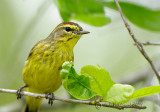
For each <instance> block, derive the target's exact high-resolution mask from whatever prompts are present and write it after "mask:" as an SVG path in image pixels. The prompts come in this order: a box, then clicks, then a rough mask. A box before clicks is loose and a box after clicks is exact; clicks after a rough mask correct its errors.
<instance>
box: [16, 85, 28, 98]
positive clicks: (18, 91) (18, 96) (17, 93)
mask: <svg viewBox="0 0 160 112" xmlns="http://www.w3.org/2000/svg"><path fill="white" fill-rule="evenodd" d="M26 87H28V86H27V85H25V86H22V87H20V88H19V89H18V90H17V92H16V96H17V99H20V98H21V97H22V94H21V92H22V90H23V89H24V88H26Z"/></svg>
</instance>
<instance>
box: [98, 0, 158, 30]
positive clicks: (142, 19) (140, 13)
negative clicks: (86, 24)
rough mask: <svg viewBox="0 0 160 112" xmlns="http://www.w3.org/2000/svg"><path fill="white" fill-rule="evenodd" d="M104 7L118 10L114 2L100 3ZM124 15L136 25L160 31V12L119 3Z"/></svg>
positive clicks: (131, 4)
mask: <svg viewBox="0 0 160 112" xmlns="http://www.w3.org/2000/svg"><path fill="white" fill-rule="evenodd" d="M99 2H100V3H101V4H102V5H104V6H106V7H109V8H112V9H114V10H118V9H117V7H116V5H115V3H114V2H112V1H110V2H109V1H99ZM119 4H120V6H121V9H122V11H123V13H124V15H125V16H126V17H127V18H128V19H129V20H130V21H131V22H132V23H133V24H135V25H137V26H139V27H141V28H144V29H147V30H152V31H160V10H153V9H149V8H147V7H144V6H140V5H137V4H133V3H127V2H122V1H119Z"/></svg>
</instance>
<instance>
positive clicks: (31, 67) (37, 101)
mask: <svg viewBox="0 0 160 112" xmlns="http://www.w3.org/2000/svg"><path fill="white" fill-rule="evenodd" d="M88 33H90V32H88V31H84V30H83V29H82V27H81V26H80V25H78V24H77V23H75V22H62V23H60V24H59V25H58V26H57V27H56V28H55V29H54V30H53V31H52V32H51V33H50V35H49V36H48V37H47V38H45V39H43V40H40V41H39V42H38V43H37V44H35V46H34V47H33V48H32V49H31V51H30V53H29V55H28V58H27V60H26V61H25V65H24V68H23V71H22V76H23V81H24V83H25V86H23V87H21V88H19V89H18V90H17V99H19V98H21V91H22V89H23V88H27V91H28V92H32V93H40V94H46V95H52V96H53V97H54V94H53V92H55V91H56V90H57V89H58V88H59V87H60V86H61V85H62V78H61V76H60V71H61V69H62V64H63V63H64V62H65V61H74V54H73V48H74V46H75V45H76V43H77V42H78V40H79V39H80V38H81V36H82V35H83V34H88ZM42 100H43V98H34V97H30V96H27V100H26V108H25V112H37V111H38V109H39V107H40V105H41V102H42ZM52 100H53V99H49V103H50V104H51V105H52V103H53V101H52Z"/></svg>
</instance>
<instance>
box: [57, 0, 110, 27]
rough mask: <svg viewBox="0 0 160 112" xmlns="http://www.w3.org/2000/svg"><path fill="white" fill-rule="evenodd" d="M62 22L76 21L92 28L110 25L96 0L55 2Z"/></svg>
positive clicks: (62, 0)
mask: <svg viewBox="0 0 160 112" xmlns="http://www.w3.org/2000/svg"><path fill="white" fill-rule="evenodd" d="M56 4H57V6H58V8H59V11H60V14H61V17H62V19H63V21H70V19H76V20H79V21H83V22H85V23H88V24H90V25H93V26H103V25H106V24H108V23H110V19H109V18H108V17H106V16H105V12H104V8H103V6H102V5H101V4H99V3H98V2H97V1H96V0H69V1H67V0H57V1H56Z"/></svg>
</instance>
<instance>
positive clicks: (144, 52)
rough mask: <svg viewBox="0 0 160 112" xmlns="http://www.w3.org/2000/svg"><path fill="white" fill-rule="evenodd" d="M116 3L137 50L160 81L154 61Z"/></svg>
mask: <svg viewBox="0 0 160 112" xmlns="http://www.w3.org/2000/svg"><path fill="white" fill-rule="evenodd" d="M114 1H115V3H116V6H117V8H118V10H119V12H120V15H121V17H122V20H123V22H124V24H125V26H126V28H127V30H128V32H129V34H130V35H131V37H132V39H133V41H134V42H135V45H136V46H137V48H138V50H139V51H140V52H141V54H142V55H143V56H144V57H145V59H146V60H147V61H148V63H149V64H150V66H151V67H152V69H153V71H154V73H155V75H156V76H157V78H158V80H159V81H160V75H159V73H158V71H157V70H156V68H155V66H154V64H153V62H152V60H151V59H150V58H149V56H148V54H147V53H146V51H145V50H144V48H143V44H142V43H141V42H139V41H138V40H137V39H136V37H135V35H134V34H133V32H132V30H131V28H130V25H129V24H128V22H127V20H126V18H125V16H124V14H123V12H122V10H121V8H120V5H119V3H118V1H117V0H114Z"/></svg>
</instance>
